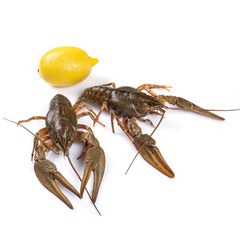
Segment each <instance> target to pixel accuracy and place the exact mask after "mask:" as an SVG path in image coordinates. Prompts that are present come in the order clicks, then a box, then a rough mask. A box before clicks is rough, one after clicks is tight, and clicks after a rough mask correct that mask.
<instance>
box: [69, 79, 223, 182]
mask: <svg viewBox="0 0 240 240" xmlns="http://www.w3.org/2000/svg"><path fill="white" fill-rule="evenodd" d="M154 88H162V89H166V90H169V88H170V87H169V86H165V85H156V84H143V85H141V86H139V87H138V88H132V87H128V86H126V87H118V88H116V87H115V84H114V83H109V84H105V85H101V86H94V87H90V88H88V89H86V90H85V91H84V92H83V93H82V95H81V96H80V97H79V99H78V100H77V102H76V103H75V104H74V105H73V108H78V107H79V106H81V105H82V104H83V103H95V104H98V105H99V106H100V107H101V109H100V111H99V113H98V115H97V117H96V119H95V120H94V123H96V122H97V121H98V119H99V116H100V114H101V113H102V112H103V110H107V111H109V112H110V114H111V125H112V131H113V133H114V132H115V130H114V119H116V120H117V124H118V125H119V126H120V128H121V129H122V130H123V132H124V133H125V134H126V135H127V137H128V138H129V139H130V141H131V142H132V143H133V144H134V146H135V147H136V149H137V150H138V152H139V153H140V155H141V156H142V157H143V158H144V159H145V160H146V161H147V162H148V163H150V164H151V165H152V166H153V167H154V168H156V169H157V170H159V171H160V172H162V173H163V174H164V175H166V176H168V177H170V178H173V177H174V173H173V171H172V170H171V168H170V167H169V166H168V164H167V163H166V162H165V160H164V158H163V156H162V154H161V153H160V151H159V149H158V148H157V147H156V146H155V140H154V139H153V138H152V137H151V136H149V135H147V134H142V131H141V128H140V127H139V126H138V124H137V121H136V120H137V119H138V120H140V121H146V122H149V123H150V124H151V125H153V123H152V121H151V120H150V119H144V118H143V117H145V116H146V115H149V114H157V115H161V116H162V118H161V120H162V119H163V116H164V114H165V110H166V109H174V110H176V109H178V110H186V111H191V112H196V113H200V114H203V115H206V116H209V117H212V118H215V119H218V120H224V118H223V117H221V116H218V115H216V114H214V113H212V112H210V111H209V110H206V109H204V108H201V107H199V106H197V105H195V104H194V103H192V102H190V101H188V100H186V99H184V98H181V97H176V96H165V95H157V94H156V93H154V92H153V91H152V89H154ZM143 90H145V91H146V92H147V93H148V94H147V93H144V92H142V91H143ZM165 103H168V104H171V105H176V106H177V107H178V108H176V107H173V108H171V107H168V106H167V105H166V104H165ZM121 119H122V121H121ZM161 120H160V122H161ZM160 122H159V123H160Z"/></svg>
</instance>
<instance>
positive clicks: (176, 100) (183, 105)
mask: <svg viewBox="0 0 240 240" xmlns="http://www.w3.org/2000/svg"><path fill="white" fill-rule="evenodd" d="M157 99H158V100H159V101H160V102H168V103H169V104H171V105H176V106H178V107H179V108H180V109H182V110H185V111H190V112H195V113H199V114H202V115H205V116H208V117H211V118H215V119H218V120H222V121H224V120H225V118H223V117H221V116H219V115H217V114H215V113H212V112H210V111H209V110H207V109H204V108H201V107H199V106H197V105H196V104H194V103H192V102H190V101H188V100H187V99H185V98H181V97H176V96H164V95H158V96H157ZM168 109H172V110H174V108H169V107H168Z"/></svg>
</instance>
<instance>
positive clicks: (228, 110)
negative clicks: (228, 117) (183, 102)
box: [167, 107, 240, 112]
mask: <svg viewBox="0 0 240 240" xmlns="http://www.w3.org/2000/svg"><path fill="white" fill-rule="evenodd" d="M167 109H170V110H186V111H188V109H186V108H177V107H167ZM203 110H205V111H213V112H230V111H240V108H234V109H222V110H221V109H205V108H203Z"/></svg>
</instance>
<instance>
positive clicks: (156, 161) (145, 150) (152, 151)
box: [134, 134, 174, 178]
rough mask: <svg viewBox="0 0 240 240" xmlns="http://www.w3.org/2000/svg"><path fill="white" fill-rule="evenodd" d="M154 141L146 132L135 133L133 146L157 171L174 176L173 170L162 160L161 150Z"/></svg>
mask: <svg viewBox="0 0 240 240" xmlns="http://www.w3.org/2000/svg"><path fill="white" fill-rule="evenodd" d="M146 140H147V142H146ZM145 142H146V143H145ZM155 143H156V142H155V140H154V139H153V138H151V137H150V136H149V135H148V134H142V135H137V136H135V137H134V146H135V147H136V149H137V150H138V151H139V153H140V155H141V156H142V157H143V158H144V159H145V160H146V161H147V162H148V163H149V164H151V165H152V166H153V167H154V168H156V169H157V170H158V171H160V172H161V173H163V174H164V175H166V176H168V177H170V178H174V172H173V171H172V169H171V168H170V167H169V166H168V164H167V163H166V161H165V160H164V158H163V156H162V154H161V152H160V151H159V149H158V148H157V147H156V146H155ZM143 144H144V146H143Z"/></svg>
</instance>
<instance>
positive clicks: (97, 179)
mask: <svg viewBox="0 0 240 240" xmlns="http://www.w3.org/2000/svg"><path fill="white" fill-rule="evenodd" d="M84 107H86V108H88V107H87V106H86V105H84V104H83V105H81V106H80V105H79V106H78V108H77V109H75V111H74V110H73V108H72V105H71V103H70V102H69V100H68V99H67V98H66V97H65V96H63V95H61V94H57V95H56V96H55V97H53V99H52V100H51V102H50V106H49V111H48V113H47V115H46V117H43V116H35V117H31V118H29V119H27V120H21V121H19V122H18V124H21V123H23V122H29V121H31V120H36V119H42V120H45V122H46V127H45V128H42V129H40V130H39V131H38V132H37V134H36V136H35V138H34V144H33V152H32V157H33V155H34V152H35V156H34V160H35V164H34V170H35V173H36V175H37V178H38V179H39V181H40V182H41V183H42V184H43V185H44V186H45V187H46V188H47V189H48V190H49V191H51V192H52V193H53V194H55V195H56V196H57V197H58V198H59V199H61V200H62V201H63V202H64V203H65V204H66V205H67V206H68V207H70V208H73V207H72V204H71V203H70V202H69V200H68V199H67V198H66V196H64V195H63V193H62V192H61V191H60V189H59V188H58V187H57V185H56V183H55V182H54V180H57V181H58V182H59V183H60V184H62V185H63V186H64V187H66V188H67V189H69V190H70V191H72V192H73V193H74V194H75V195H77V196H78V197H80V198H81V197H82V195H83V192H84V189H85V186H86V184H87V182H88V179H89V177H90V173H91V171H93V172H94V183H93V191H92V197H91V200H92V202H93V204H94V203H95V201H96V198H97V194H98V191H99V188H100V184H101V181H102V177H103V174H104V170H105V155H104V151H103V149H102V148H101V147H100V145H99V142H98V140H97V139H96V138H95V136H94V134H93V132H92V130H91V128H90V127H88V126H86V125H83V124H78V123H77V119H78V118H80V117H83V116H86V115H88V116H90V117H91V118H92V119H93V120H94V119H95V117H94V115H93V114H92V113H91V112H82V113H79V114H76V113H77V112H79V111H80V110H81V109H83V108H84ZM88 109H89V108H88ZM79 129H84V130H87V132H83V131H79ZM74 142H80V143H81V142H83V143H85V147H84V150H83V153H82V154H81V156H82V155H83V154H85V158H84V159H85V162H86V166H85V169H84V174H83V179H82V180H81V178H80V180H81V181H82V184H81V189H80V193H78V191H77V190H76V189H75V188H74V187H73V186H72V185H71V184H70V183H69V182H68V181H67V180H66V179H65V178H64V177H63V176H62V175H61V173H59V172H58V171H57V169H56V166H55V165H54V164H53V163H52V162H50V161H49V160H47V159H46V156H45V152H47V151H49V150H53V151H55V150H54V149H55V148H57V149H58V150H61V151H62V152H63V154H64V155H65V156H67V157H68V159H69V161H70V158H69V149H70V147H71V145H72V143H74ZM70 163H71V161H70ZM71 165H72V163H71ZM72 166H73V165H72ZM74 171H76V170H75V168H74ZM78 176H79V175H78ZM94 206H95V205H94ZM95 207H96V206H95Z"/></svg>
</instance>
